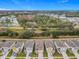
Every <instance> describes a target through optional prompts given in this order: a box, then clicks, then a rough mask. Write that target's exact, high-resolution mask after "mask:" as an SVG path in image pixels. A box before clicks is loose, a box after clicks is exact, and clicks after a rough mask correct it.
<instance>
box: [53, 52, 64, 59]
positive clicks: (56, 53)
mask: <svg viewBox="0 0 79 59" xmlns="http://www.w3.org/2000/svg"><path fill="white" fill-rule="evenodd" d="M53 56H54V57H61V58H54V59H63V57H62V55H61V54H59V53H58V52H57V51H56V52H55V53H54V54H53Z"/></svg>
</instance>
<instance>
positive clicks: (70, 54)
mask: <svg viewBox="0 0 79 59" xmlns="http://www.w3.org/2000/svg"><path fill="white" fill-rule="evenodd" d="M66 53H67V55H68V56H69V57H74V58H70V59H76V58H75V55H74V54H73V53H70V51H69V50H67V51H66Z"/></svg>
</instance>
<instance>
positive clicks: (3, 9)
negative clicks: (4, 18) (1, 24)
mask: <svg viewBox="0 0 79 59" xmlns="http://www.w3.org/2000/svg"><path fill="white" fill-rule="evenodd" d="M0 10H11V9H6V8H0Z"/></svg>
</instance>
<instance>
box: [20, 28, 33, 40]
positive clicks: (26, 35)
mask: <svg viewBox="0 0 79 59" xmlns="http://www.w3.org/2000/svg"><path fill="white" fill-rule="evenodd" d="M33 36H34V32H33V31H30V30H27V31H25V32H23V33H21V34H20V35H19V38H20V39H29V38H31V37H33Z"/></svg>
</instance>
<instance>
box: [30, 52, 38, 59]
mask: <svg viewBox="0 0 79 59" xmlns="http://www.w3.org/2000/svg"><path fill="white" fill-rule="evenodd" d="M31 57H38V55H37V54H36V53H35V51H33V52H32V55H31ZM31 59H33V58H31ZM35 59H37V58H35Z"/></svg>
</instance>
